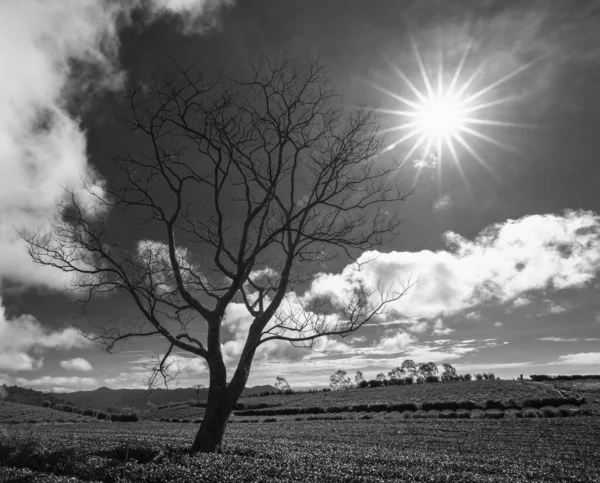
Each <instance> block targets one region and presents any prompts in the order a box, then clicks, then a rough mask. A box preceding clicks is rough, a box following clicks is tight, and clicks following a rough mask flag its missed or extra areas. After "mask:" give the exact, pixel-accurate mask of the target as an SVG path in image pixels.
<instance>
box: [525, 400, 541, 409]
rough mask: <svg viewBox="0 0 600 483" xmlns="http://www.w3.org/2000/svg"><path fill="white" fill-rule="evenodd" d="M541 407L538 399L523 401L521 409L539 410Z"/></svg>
mask: <svg viewBox="0 0 600 483" xmlns="http://www.w3.org/2000/svg"><path fill="white" fill-rule="evenodd" d="M542 406H543V404H542V400H541V399H539V398H534V399H523V408H534V409H539V408H541V407H542Z"/></svg>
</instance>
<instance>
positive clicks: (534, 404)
mask: <svg viewBox="0 0 600 483" xmlns="http://www.w3.org/2000/svg"><path fill="white" fill-rule="evenodd" d="M585 403H586V399H585V398H578V397H566V398H564V397H546V398H539V399H525V400H523V401H514V400H509V401H500V400H492V399H489V400H487V401H485V402H483V403H478V402H475V401H435V402H423V403H420V404H415V403H374V404H352V405H347V406H330V407H326V408H325V407H322V406H312V407H283V408H264V409H261V408H256V409H246V410H243V411H236V412H235V413H234V414H235V415H236V416H279V415H281V416H284V415H296V414H321V413H344V412H362V411H366V412H381V411H386V412H392V411H394V412H404V411H418V410H421V411H430V410H437V411H444V410H449V411H457V410H459V409H463V410H473V409H479V410H485V409H499V410H502V411H504V410H508V409H523V408H532V409H540V408H542V407H559V406H565V405H572V406H581V405H583V404H585Z"/></svg>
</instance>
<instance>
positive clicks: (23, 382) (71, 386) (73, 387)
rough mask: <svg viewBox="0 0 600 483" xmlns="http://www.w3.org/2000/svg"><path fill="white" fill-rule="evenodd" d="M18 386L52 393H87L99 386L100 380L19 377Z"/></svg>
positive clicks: (87, 378)
mask: <svg viewBox="0 0 600 483" xmlns="http://www.w3.org/2000/svg"><path fill="white" fill-rule="evenodd" d="M15 383H16V384H17V385H18V386H21V387H26V388H33V389H38V390H43V391H52V392H69V391H86V390H92V389H96V388H97V387H98V386H99V381H98V379H95V378H93V377H78V376H72V377H52V376H43V377H38V378H35V379H26V378H23V377H17V378H16V379H15Z"/></svg>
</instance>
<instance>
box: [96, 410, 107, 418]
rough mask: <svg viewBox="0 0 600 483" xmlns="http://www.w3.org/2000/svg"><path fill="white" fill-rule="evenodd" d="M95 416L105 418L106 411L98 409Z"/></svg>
mask: <svg viewBox="0 0 600 483" xmlns="http://www.w3.org/2000/svg"><path fill="white" fill-rule="evenodd" d="M96 417H97V418H98V419H106V413H103V412H102V411H98V412H97V413H96Z"/></svg>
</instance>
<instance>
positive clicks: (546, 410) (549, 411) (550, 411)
mask: <svg viewBox="0 0 600 483" xmlns="http://www.w3.org/2000/svg"><path fill="white" fill-rule="evenodd" d="M541 411H542V414H543V415H544V417H545V418H556V417H558V416H559V414H558V409H556V408H555V407H552V406H544V407H543V408H542V409H541Z"/></svg>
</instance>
